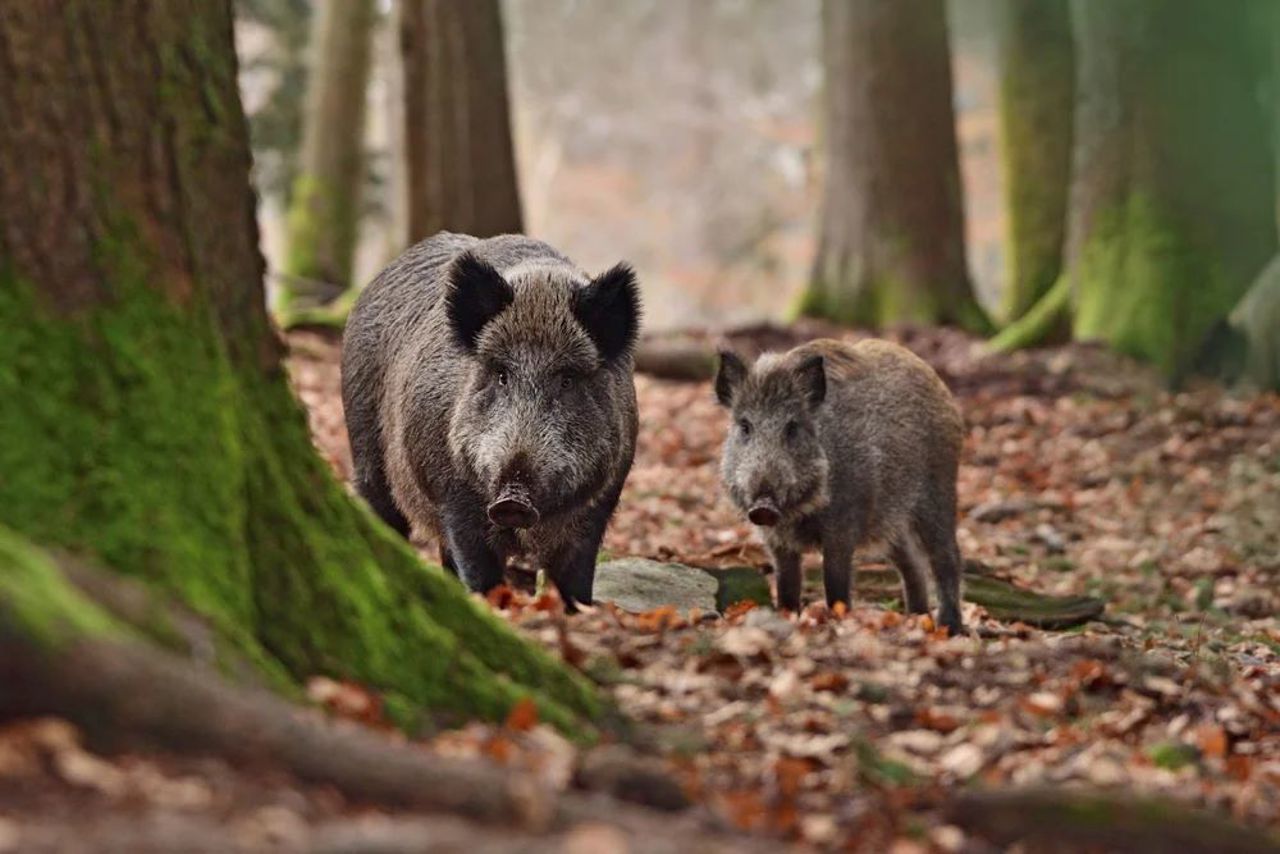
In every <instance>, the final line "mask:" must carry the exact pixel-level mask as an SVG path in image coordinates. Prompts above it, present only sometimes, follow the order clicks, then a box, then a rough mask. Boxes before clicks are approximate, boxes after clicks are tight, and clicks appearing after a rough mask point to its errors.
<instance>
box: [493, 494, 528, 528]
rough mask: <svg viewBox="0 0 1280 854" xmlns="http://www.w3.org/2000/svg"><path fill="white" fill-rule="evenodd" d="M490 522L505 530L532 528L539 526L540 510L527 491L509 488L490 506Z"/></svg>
mask: <svg viewBox="0 0 1280 854" xmlns="http://www.w3.org/2000/svg"><path fill="white" fill-rule="evenodd" d="M488 513H489V521H491V522H493V524H495V525H501V526H502V527H503V528H532V527H533V526H534V525H536V524H538V510H537V508H535V507H534V506H533V503H532V502H531V501H530V500H529V493H528V491H527V490H525V489H523V488H521V487H518V486H509V487H507V488H506V489H504V490H502V493H501V494H500V495H499V496H498V498H497V500H495V501H494V502H493V503H492V504H490V505H489V510H488Z"/></svg>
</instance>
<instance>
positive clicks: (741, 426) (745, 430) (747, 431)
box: [738, 418, 751, 436]
mask: <svg viewBox="0 0 1280 854" xmlns="http://www.w3.org/2000/svg"><path fill="white" fill-rule="evenodd" d="M738 430H739V431H741V433H742V435H743V436H750V435H751V422H750V421H748V420H747V419H745V418H739V419H738Z"/></svg>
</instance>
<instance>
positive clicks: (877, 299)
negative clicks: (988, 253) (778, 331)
mask: <svg viewBox="0 0 1280 854" xmlns="http://www.w3.org/2000/svg"><path fill="white" fill-rule="evenodd" d="M844 276H845V274H844V272H843V271H840V272H835V273H821V274H818V275H815V276H814V278H813V279H811V280H810V282H809V286H808V287H807V288H805V290H804V291H803V292H802V293H801V294H800V297H799V298H798V299H797V300H796V303H795V307H794V308H793V310H792V311H791V312H790V314H791V316H792V317H817V318H821V319H823V320H830V321H831V322H833V323H839V324H841V325H843V326H866V327H871V328H874V329H882V328H886V327H894V326H902V325H915V326H932V325H935V324H939V323H945V324H954V325H956V326H959V327H960V328H962V329H966V330H968V331H970V332H973V333H975V334H979V335H984V334H987V333H988V332H990V331H991V322H990V320H989V319H988V317H987V315H986V312H984V311H983V310H982V307H981V306H980V305H978V303H977V301H976V300H974V299H973V298H972V297H971V296H958V297H955V298H954V299H952V300H950V301H948V300H947V299H946V298H945V297H944V296H943V295H944V294H949V293H951V294H954V293H966V292H968V290H969V286H968V284H967V283H964V284H963V286H957V287H951V288H921V287H916V286H914V285H913V284H912V283H911V282H909V281H906V280H904V279H901V278H896V277H893V276H888V275H881V276H878V277H876V278H874V279H872V280H869V281H863V282H860V283H847V282H845V281H844Z"/></svg>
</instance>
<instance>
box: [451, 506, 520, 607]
mask: <svg viewBox="0 0 1280 854" xmlns="http://www.w3.org/2000/svg"><path fill="white" fill-rule="evenodd" d="M440 515H441V519H440V522H441V525H440V527H441V529H442V530H441V538H442V540H443V544H442V546H441V549H440V552H441V555H442V556H443V558H444V561H445V563H446V565H449V564H452V566H449V569H451V570H453V571H454V572H455V573H456V574H457V575H458V576H459V577H460V578H461V579H462V582H463V583H464V584H466V585H467V589H468V590H470V591H472V592H474V593H487V592H489V591H490V590H492V589H493V588H495V587H497V586H498V585H499V584H501V583H502V581H503V575H504V571H505V569H506V561H505V560H504V559H503V556H502V555H501V554H499V553H498V551H497V550H496V549H494V547H493V546H492V545H491V544H490V543H489V541H488V540H487V539H486V538H485V532H486V531H487V530H488V528H489V519H488V517H487V516H485V513H484V508H483V507H482V506H481V504H480V502H479V501H462V502H456V503H450V504H449V505H448V506H447V507H445V508H444V511H443V512H442V513H441V514H440Z"/></svg>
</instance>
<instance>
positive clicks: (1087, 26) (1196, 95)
mask: <svg viewBox="0 0 1280 854" xmlns="http://www.w3.org/2000/svg"><path fill="white" fill-rule="evenodd" d="M1175 9H1176V13H1175V11H1174V10H1175ZM1072 15H1073V21H1074V26H1075V43H1076V46H1077V65H1078V69H1079V70H1078V72H1077V77H1076V81H1077V95H1076V99H1075V115H1074V121H1075V127H1074V144H1073V149H1074V158H1073V166H1072V178H1071V190H1070V206H1069V216H1068V228H1067V238H1066V244H1065V253H1064V257H1065V263H1066V273H1065V275H1064V276H1062V277H1061V278H1060V279H1059V281H1058V283H1057V284H1056V285H1055V286H1054V288H1053V289H1052V291H1050V292H1049V293H1048V294H1047V295H1046V296H1045V297H1044V298H1043V299H1042V300H1041V303H1040V304H1039V305H1038V306H1037V307H1036V308H1034V309H1032V310H1031V312H1030V313H1029V314H1028V315H1027V316H1026V317H1025V318H1024V319H1023V320H1022V321H1020V322H1019V323H1017V324H1015V325H1013V326H1012V327H1010V328H1009V329H1007V330H1006V331H1005V332H1004V333H1002V334H1001V335H1000V336H999V337H998V338H997V339H996V346H998V347H1015V346H1025V345H1028V344H1032V343H1035V342H1037V341H1040V340H1042V339H1043V337H1044V335H1045V334H1046V332H1047V331H1048V330H1049V329H1051V328H1052V326H1053V325H1054V324H1055V323H1056V322H1057V320H1058V317H1059V316H1060V314H1061V313H1062V312H1068V313H1069V315H1070V318H1071V325H1072V332H1073V335H1074V337H1076V338H1078V339H1082V340H1102V341H1105V342H1107V343H1108V344H1110V345H1111V346H1113V347H1114V348H1116V349H1117V350H1120V351H1121V352H1124V353H1128V354H1130V355H1133V356H1137V357H1139V358H1142V359H1145V360H1148V361H1150V362H1152V363H1154V364H1155V365H1157V366H1158V367H1159V368H1160V369H1161V371H1162V372H1163V373H1164V374H1165V375H1166V376H1168V377H1170V378H1174V379H1176V378H1178V377H1180V376H1183V375H1185V374H1186V373H1187V372H1189V371H1191V370H1193V369H1195V368H1196V367H1197V366H1198V364H1199V363H1200V361H1201V360H1202V359H1203V357H1204V355H1205V352H1204V351H1205V348H1206V345H1207V344H1208V343H1209V338H1210V333H1211V331H1212V330H1214V329H1215V327H1217V326H1218V325H1219V324H1221V323H1222V322H1223V320H1224V319H1225V318H1226V317H1227V315H1228V313H1229V312H1230V311H1231V310H1232V308H1233V307H1235V306H1236V304H1237V303H1238V302H1239V300H1240V299H1241V297H1242V296H1243V295H1244V294H1245V292H1246V291H1247V290H1248V288H1249V285H1250V284H1251V283H1252V282H1253V280H1254V278H1255V277H1256V276H1257V275H1258V273H1259V272H1260V271H1261V270H1262V268H1263V266H1264V265H1265V264H1266V263H1267V262H1268V261H1269V260H1270V258H1271V257H1272V255H1273V253H1274V252H1275V247H1276V213H1275V211H1276V195H1275V183H1274V177H1273V171H1274V170H1273V156H1272V151H1271V148H1270V144H1271V143H1270V130H1271V128H1270V127H1269V123H1268V113H1267V111H1266V109H1265V106H1266V105H1265V104H1264V102H1263V100H1262V99H1261V98H1260V97H1259V93H1260V91H1262V87H1263V85H1264V83H1265V81H1266V74H1267V56H1266V49H1267V48H1268V47H1269V45H1268V44H1267V43H1266V40H1267V34H1268V32H1269V30H1268V28H1267V27H1265V26H1260V25H1261V24H1264V23H1267V22H1268V21H1269V16H1267V15H1265V14H1264V9H1263V8H1262V7H1261V6H1260V5H1259V4H1256V3H1249V2H1242V3H1236V4H1230V5H1223V4H1220V3H1214V2H1212V0H1187V2H1183V3H1180V4H1178V6H1176V7H1170V6H1168V5H1167V4H1163V3H1160V2H1156V0H1134V2H1128V3H1099V2H1093V0H1074V2H1073V6H1072Z"/></svg>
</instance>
